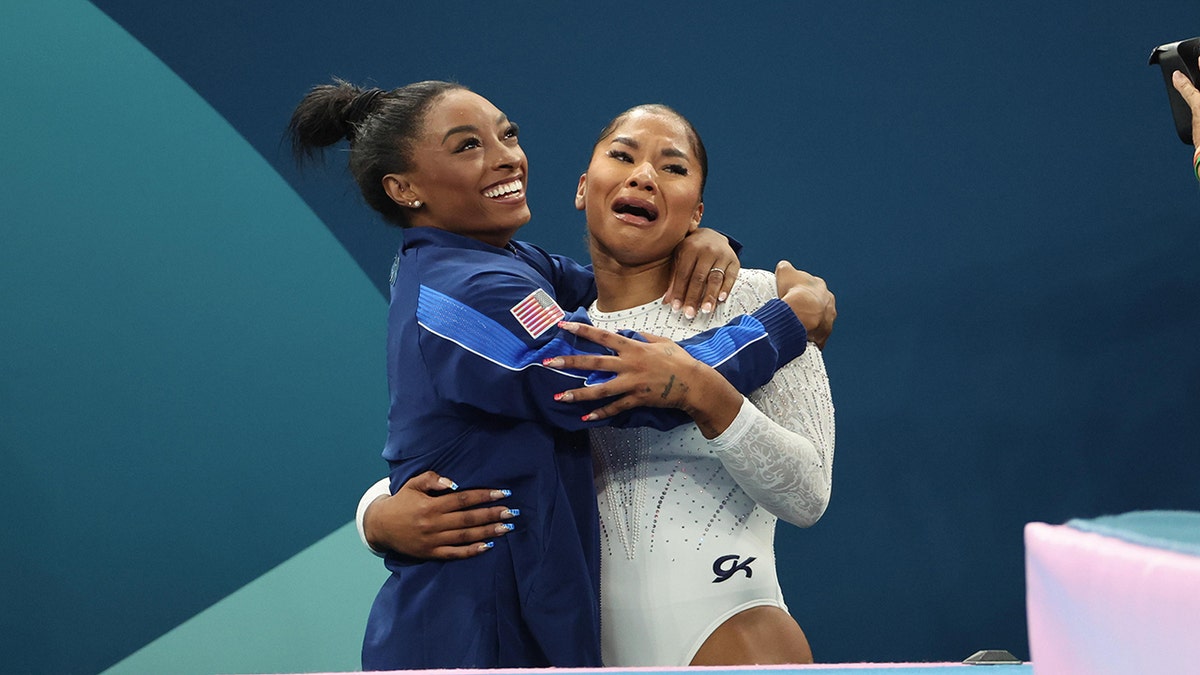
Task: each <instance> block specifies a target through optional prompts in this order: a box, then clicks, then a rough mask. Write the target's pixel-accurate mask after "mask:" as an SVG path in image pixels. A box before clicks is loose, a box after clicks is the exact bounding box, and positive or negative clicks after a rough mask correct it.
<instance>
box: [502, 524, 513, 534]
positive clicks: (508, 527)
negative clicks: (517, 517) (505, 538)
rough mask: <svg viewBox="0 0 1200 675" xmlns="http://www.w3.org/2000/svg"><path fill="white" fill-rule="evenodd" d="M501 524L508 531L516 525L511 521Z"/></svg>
mask: <svg viewBox="0 0 1200 675" xmlns="http://www.w3.org/2000/svg"><path fill="white" fill-rule="evenodd" d="M503 525H504V529H506V530H508V531H509V532H512V531H513V528H515V527H516V525H513V524H512V523H503Z"/></svg>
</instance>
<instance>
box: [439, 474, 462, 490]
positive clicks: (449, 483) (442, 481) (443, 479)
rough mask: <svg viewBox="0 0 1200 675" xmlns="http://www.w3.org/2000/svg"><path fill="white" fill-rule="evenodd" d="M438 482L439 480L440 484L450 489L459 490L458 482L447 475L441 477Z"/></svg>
mask: <svg viewBox="0 0 1200 675" xmlns="http://www.w3.org/2000/svg"><path fill="white" fill-rule="evenodd" d="M437 482H438V485H441V486H442V487H444V488H446V489H448V490H457V489H458V483H455V482H454V481H452V480H450V479H449V478H446V477H445V476H441V477H439V478H438V480H437Z"/></svg>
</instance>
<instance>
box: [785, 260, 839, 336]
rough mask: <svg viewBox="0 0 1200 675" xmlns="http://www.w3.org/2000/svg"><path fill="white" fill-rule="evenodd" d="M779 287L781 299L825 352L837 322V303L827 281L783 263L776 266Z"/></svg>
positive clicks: (788, 263)
mask: <svg viewBox="0 0 1200 675" xmlns="http://www.w3.org/2000/svg"><path fill="white" fill-rule="evenodd" d="M775 287H776V290H777V291H778V292H779V299H780V300H783V301H784V302H786V303H787V304H788V306H789V307H791V308H792V311H793V312H795V313H796V316H797V317H798V318H799V319H800V322H801V323H803V324H804V328H805V330H807V331H808V340H809V341H810V342H813V343H815V344H816V345H817V348H818V349H824V348H825V341H826V340H828V339H829V334H830V333H832V332H833V322H834V321H835V320H836V319H837V302H836V299H835V298H834V297H833V293H831V292H830V291H829V287H828V286H826V285H825V280H824V279H822V278H821V277H818V276H813V275H812V274H809V273H808V272H804V271H802V270H798V269H796V268H795V267H792V264H791V263H790V262H788V261H786V260H781V261H779V264H778V265H776V266H775Z"/></svg>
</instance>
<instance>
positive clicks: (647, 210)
mask: <svg viewBox="0 0 1200 675" xmlns="http://www.w3.org/2000/svg"><path fill="white" fill-rule="evenodd" d="M612 210H613V213H615V214H616V216H617V219H618V220H621V221H623V222H626V223H630V224H632V225H645V224H647V223H653V222H654V221H656V220H658V207H657V206H655V205H654V204H653V203H652V202H648V201H646V200H644V199H634V198H632V197H621V198H619V199H617V201H615V202H613V207H612Z"/></svg>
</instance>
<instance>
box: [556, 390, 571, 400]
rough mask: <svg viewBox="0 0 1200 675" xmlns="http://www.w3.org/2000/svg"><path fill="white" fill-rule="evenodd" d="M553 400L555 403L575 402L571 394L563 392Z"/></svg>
mask: <svg viewBox="0 0 1200 675" xmlns="http://www.w3.org/2000/svg"><path fill="white" fill-rule="evenodd" d="M554 400H555V401H566V402H567V403H570V402H571V401H573V400H575V397H574V396H572V395H571V392H569V391H564V392H563V393H561V394H555V395H554Z"/></svg>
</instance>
